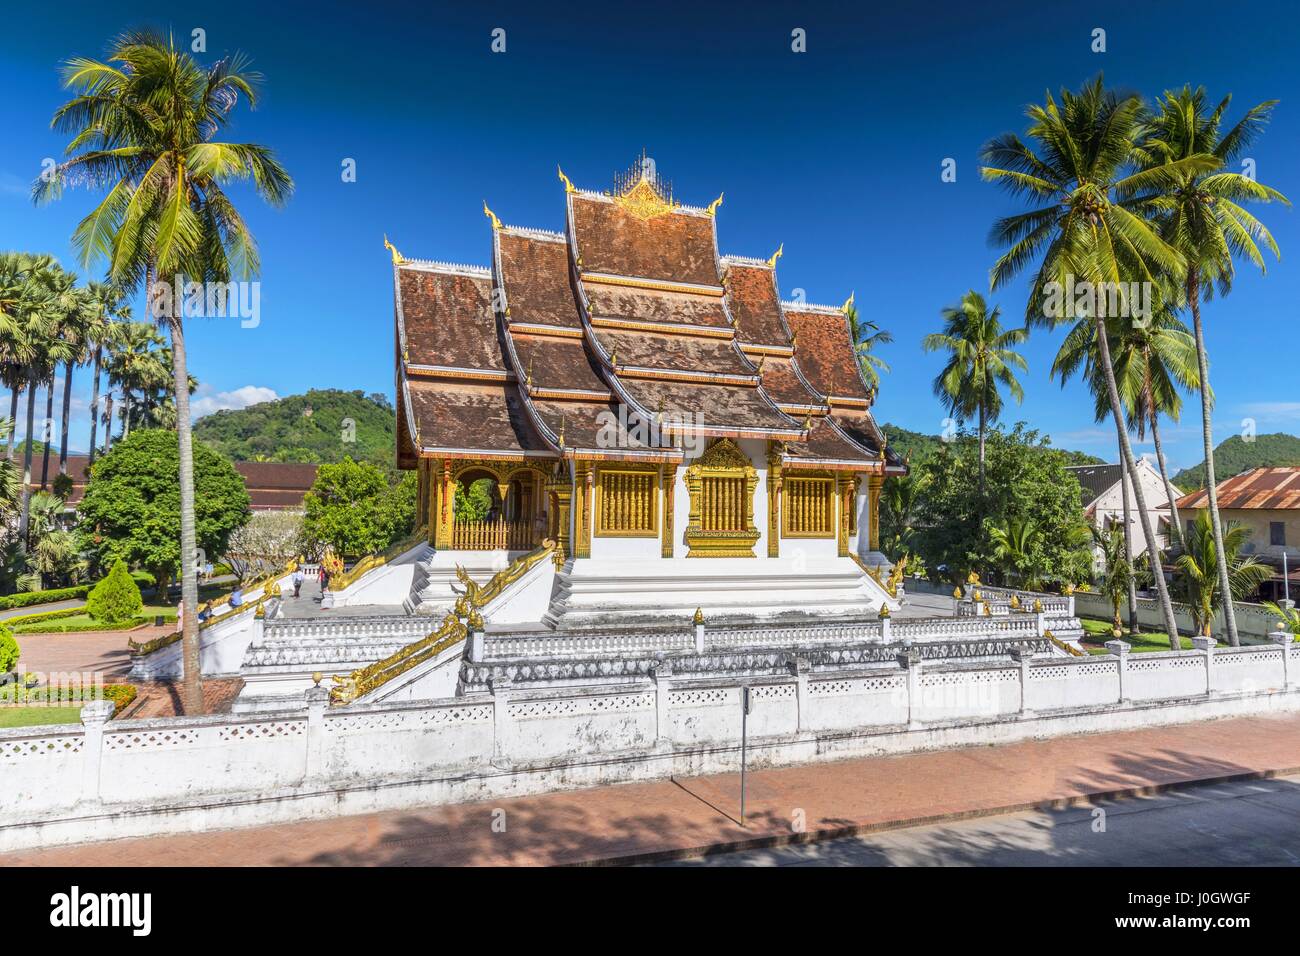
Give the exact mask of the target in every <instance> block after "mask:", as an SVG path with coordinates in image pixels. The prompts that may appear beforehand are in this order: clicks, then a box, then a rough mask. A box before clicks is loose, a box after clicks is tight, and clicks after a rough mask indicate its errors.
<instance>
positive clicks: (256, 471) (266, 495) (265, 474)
mask: <svg viewBox="0 0 1300 956" xmlns="http://www.w3.org/2000/svg"><path fill="white" fill-rule="evenodd" d="M89 464H90V458H89V456H87V455H69V456H68V474H69V475H71V476H72V491H71V493H70V494H69V495H68V498H67V500H66V502H65V504H66V505H67V506H68V507H69V508H76V507H77V505H78V504H80V502H81V499H82V497H83V496H84V495H85V493H86V480H87V479H86V466H87V465H89ZM234 464H235V470H236V471H238V472H239V473H240V475H242V476H243V478H244V485H245V486H246V487H247V488H248V498H249V506H250V507H251V508H252V509H253V510H254V511H277V510H283V509H287V508H301V507H302V499H303V496H304V495H306V494H307V492H308V491H309V490H311V486H312V484H313V482H315V481H316V468H317V467H318V466H317V465H314V464H306V463H302V462H292V461H237V462H235V463H234Z"/></svg>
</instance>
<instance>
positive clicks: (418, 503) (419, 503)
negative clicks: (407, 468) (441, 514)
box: [415, 458, 429, 531]
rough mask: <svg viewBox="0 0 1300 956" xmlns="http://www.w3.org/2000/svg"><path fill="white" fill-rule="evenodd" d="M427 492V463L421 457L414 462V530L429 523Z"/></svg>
mask: <svg viewBox="0 0 1300 956" xmlns="http://www.w3.org/2000/svg"><path fill="white" fill-rule="evenodd" d="M428 493H429V463H428V462H427V461H426V460H425V459H423V458H419V459H416V462H415V530H416V531H419V530H420V529H421V528H424V527H427V526H428V523H429V502H428V499H427V498H425V495H427V494H428Z"/></svg>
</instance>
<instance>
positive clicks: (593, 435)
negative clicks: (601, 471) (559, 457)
mask: <svg viewBox="0 0 1300 956" xmlns="http://www.w3.org/2000/svg"><path fill="white" fill-rule="evenodd" d="M532 407H533V411H534V412H536V414H537V417H538V418H540V419H541V420H542V422H543V423H544V424H545V425H546V427H547V428H548V429H550V431H551V432H552V434H554V435H555V436H557V440H558V436H559V435H560V434H561V433H563V435H564V447H565V448H566V449H600V450H602V451H605V452H607V453H609V454H610V455H611V457H617V456H618V453H619V452H631V453H636V452H646V451H668V449H664V448H657V449H656V448H651V447H650V446H649V445H648V444H647V443H646V442H645V441H642V440H639V437H640V436H639V435H638V431H637V429H635V428H633V427H630V426H632V425H634V424H635V422H634V421H633V422H627V424H628V425H629V427H628V428H627V429H625V430H620V431H619V432H618V434H619V435H621V438H619V439H617V440H616V441H615V442H614V443H612V444H611V443H610V441H609V435H610V431H609V429H610V426H611V424H613V423H617V422H618V414H619V407H618V404H617V403H616V402H615V401H613V400H610V401H606V402H594V401H593V402H580V401H556V400H549V399H539V398H533V399H532ZM624 415H625V416H626V415H627V412H625V413H624ZM625 420H626V419H625ZM615 427H617V425H615Z"/></svg>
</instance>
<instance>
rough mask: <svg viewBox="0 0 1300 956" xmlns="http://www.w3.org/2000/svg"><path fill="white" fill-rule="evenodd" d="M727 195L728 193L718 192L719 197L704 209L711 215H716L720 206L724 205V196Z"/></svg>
mask: <svg viewBox="0 0 1300 956" xmlns="http://www.w3.org/2000/svg"><path fill="white" fill-rule="evenodd" d="M725 195H726V193H718V198H717V199H715V200H713V202H711V203H709V208H708V209H706V210H704V211H705V212H707V213H708V214H709V215H710V216H716V215H717V214H718V207H719V206H721V205H722V197H723V196H725Z"/></svg>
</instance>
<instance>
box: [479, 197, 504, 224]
mask: <svg viewBox="0 0 1300 956" xmlns="http://www.w3.org/2000/svg"><path fill="white" fill-rule="evenodd" d="M483 215H485V216H487V217H488V218H489V219H491V220H492V228H493V229H500V228H501V220H500V219H498V218H497V214H496V213H494V212H493V211H492V210H491V209H489V208H488V204H487V200H486V199H484V200H483Z"/></svg>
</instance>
